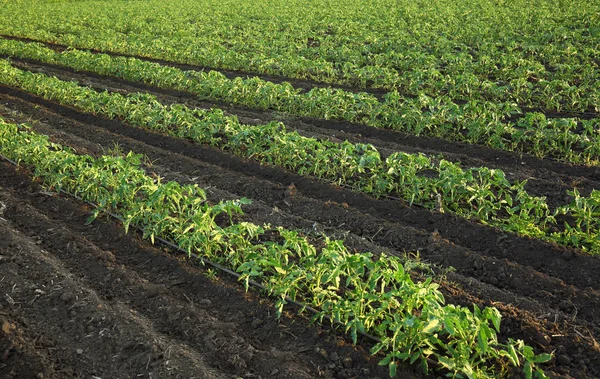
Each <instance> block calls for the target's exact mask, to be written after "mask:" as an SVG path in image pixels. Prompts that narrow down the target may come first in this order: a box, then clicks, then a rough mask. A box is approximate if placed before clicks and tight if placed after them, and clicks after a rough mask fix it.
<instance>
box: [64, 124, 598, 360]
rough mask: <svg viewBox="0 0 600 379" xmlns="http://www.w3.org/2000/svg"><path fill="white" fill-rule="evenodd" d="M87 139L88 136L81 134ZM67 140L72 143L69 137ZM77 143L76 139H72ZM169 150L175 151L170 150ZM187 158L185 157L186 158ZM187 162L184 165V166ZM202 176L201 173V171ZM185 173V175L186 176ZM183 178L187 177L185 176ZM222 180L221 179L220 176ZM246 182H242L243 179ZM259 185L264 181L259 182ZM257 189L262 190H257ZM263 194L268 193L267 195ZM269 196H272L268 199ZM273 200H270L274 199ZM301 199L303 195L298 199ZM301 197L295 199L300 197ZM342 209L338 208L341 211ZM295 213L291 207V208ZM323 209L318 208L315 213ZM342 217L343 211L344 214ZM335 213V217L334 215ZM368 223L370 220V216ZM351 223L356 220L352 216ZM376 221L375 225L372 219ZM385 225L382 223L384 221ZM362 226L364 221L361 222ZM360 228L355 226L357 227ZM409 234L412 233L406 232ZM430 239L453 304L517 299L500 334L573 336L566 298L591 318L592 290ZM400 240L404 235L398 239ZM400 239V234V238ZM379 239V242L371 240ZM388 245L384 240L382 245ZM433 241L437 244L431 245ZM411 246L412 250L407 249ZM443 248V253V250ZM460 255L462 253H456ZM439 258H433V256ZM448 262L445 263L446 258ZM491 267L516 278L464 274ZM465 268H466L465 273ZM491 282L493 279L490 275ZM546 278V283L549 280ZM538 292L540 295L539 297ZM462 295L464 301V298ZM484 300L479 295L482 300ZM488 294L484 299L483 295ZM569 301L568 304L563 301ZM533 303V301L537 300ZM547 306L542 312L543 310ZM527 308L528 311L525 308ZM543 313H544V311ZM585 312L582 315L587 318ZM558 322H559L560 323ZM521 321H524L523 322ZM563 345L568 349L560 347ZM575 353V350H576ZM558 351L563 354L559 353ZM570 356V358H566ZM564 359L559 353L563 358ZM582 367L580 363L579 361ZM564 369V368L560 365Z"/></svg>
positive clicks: (557, 343)
mask: <svg viewBox="0 0 600 379" xmlns="http://www.w3.org/2000/svg"><path fill="white" fill-rule="evenodd" d="M76 129H82V128H81V126H78V127H77V128H76ZM82 130H83V131H82V133H81V134H83V135H85V136H93V135H96V134H101V133H102V131H101V130H95V131H94V130H87V131H85V128H83V129H82ZM72 132H76V130H75V129H71V130H68V129H67V133H72ZM86 138H89V137H86ZM110 139H111V138H110V136H109V135H106V136H104V137H101V136H98V138H97V139H96V142H101V141H102V140H104V141H109V140H110ZM71 143H72V142H71ZM119 143H120V144H123V145H122V146H126V147H127V149H133V150H134V151H140V150H141V151H145V152H147V153H148V154H149V155H150V156H151V157H152V158H156V157H160V158H159V160H160V161H161V164H162V165H164V164H165V161H168V160H172V161H174V162H177V163H174V164H173V165H174V167H173V168H174V169H175V170H176V171H177V170H179V171H181V170H184V172H188V173H189V172H193V175H197V174H198V172H197V171H199V170H196V171H194V167H195V166H194V163H193V162H192V163H191V164H188V165H185V164H183V163H182V161H185V160H186V158H185V157H181V156H179V157H176V156H173V157H171V158H168V157H166V156H165V155H164V154H163V155H155V154H156V152H155V151H154V150H156V149H152V148H149V147H147V146H146V147H144V145H139V144H138V145H137V146H136V145H135V143H133V144H130V143H128V142H126V141H123V139H119ZM78 145H79V144H78ZM174 152H175V151H174ZM188 160H189V159H188ZM198 165H202V163H201V162H197V163H196V166H198ZM168 166H169V165H168ZM185 166H187V167H185ZM215 170H219V168H218V167H216V168H214V167H210V168H208V169H205V171H210V172H211V174H209V175H208V182H209V183H211V184H214V183H215V182H214V178H215V177H224V176H225V177H226V176H232V174H229V175H227V173H223V172H215ZM236 175H237V176H238V177H239V174H233V176H236ZM178 176H179V177H181V174H178ZM201 176H202V175H201ZM188 178H189V177H188ZM188 180H189V179H188ZM245 180H248V181H250V182H251V183H252V185H253V186H254V187H256V186H255V185H256V184H258V182H259V181H258V180H257V179H253V178H240V180H239V181H238V182H237V183H236V184H234V185H233V187H234V191H235V187H238V186H241V187H243V186H244V181H245ZM224 181H227V180H226V179H225V180H224ZM195 182H197V180H195ZM246 184H248V183H246ZM217 186H221V184H220V183H219V184H217ZM263 187H264V186H263ZM271 187H272V188H273V187H275V188H274V189H272V190H271V191H272V192H273V191H274V192H277V191H279V192H280V193H281V192H283V189H284V188H285V187H283V186H279V188H277V186H273V185H271ZM260 192H262V191H260ZM243 195H246V196H247V194H243ZM267 197H268V196H267ZM272 197H274V198H277V197H278V196H277V195H274V196H272ZM302 197H303V196H294V197H292V198H288V199H286V200H287V201H291V202H293V204H294V205H293V206H291V209H296V205H297V204H298V202H297V201H296V199H300V198H302ZM266 200H267V201H269V199H268V198H267V199H266ZM271 201H272V200H271ZM277 201H278V200H276V202H277ZM302 201H304V202H305V200H302ZM302 201H301V202H302ZM279 204H281V202H279ZM316 207H319V205H316ZM333 208H339V209H338V210H343V211H345V212H349V210H348V209H345V207H339V206H333V207H331V206H330V210H331V209H333ZM320 209H323V203H321V205H320V208H317V210H315V206H313V207H312V209H307V210H306V211H305V213H306V212H308V213H309V215H308V216H309V217H310V214H311V213H312V214H313V215H314V214H315V213H316V214H318V213H319V210H320ZM343 211H342V212H343ZM293 213H295V214H296V212H293ZM321 213H323V212H321ZM346 217H347V216H346ZM335 218H337V217H335ZM331 220H332V218H329V220H328V221H329V222H330V223H331ZM324 221H325V222H327V220H324ZM377 221H378V220H375V222H377ZM358 222H359V223H365V221H364V219H363V220H360V218H359V219H358ZM371 222H372V223H374V222H373V220H371ZM355 223H356V221H355ZM375 225H378V224H375ZM386 226H387V225H386ZM363 227H364V224H363ZM359 228H360V226H359ZM390 229H391V230H393V231H394V232H396V233H397V235H403V234H406V231H407V230H408V231H409V233H410V234H412V235H417V236H419V234H420V237H422V238H421V240H422V239H423V238H424V237H426V236H427V234H426V233H422V232H421V233H419V232H417V231H416V230H414V229H413V230H410V229H411V228H406V227H405V228H404V230H402V228H400V229H399V228H398V226H394V225H393V224H392V225H390ZM351 231H353V232H354V230H352V229H351ZM412 238H414V237H412ZM430 239H431V240H432V241H430V242H429V245H428V246H427V247H426V251H427V253H428V254H424V257H425V258H426V259H429V258H431V257H435V256H438V257H439V256H443V261H442V263H445V264H452V265H455V263H456V262H461V259H462V265H463V267H460V268H459V270H458V272H459V273H461V274H463V275H467V277H465V276H462V275H453V274H450V276H449V280H451V281H454V282H458V283H459V284H461V285H463V286H464V287H465V288H469V290H462V289H460V288H455V287H452V286H448V285H446V287H447V288H445V295H446V296H447V297H448V298H449V300H450V302H452V303H458V304H463V305H466V306H469V305H470V303H471V302H474V303H477V304H480V305H494V306H498V303H497V302H498V301H502V302H504V303H506V304H511V303H513V304H517V305H518V306H519V307H521V308H523V310H522V309H518V308H516V307H514V306H511V305H508V306H505V305H502V306H499V308H500V309H502V311H503V314H504V315H505V317H508V318H507V319H506V320H505V323H504V324H503V325H505V327H503V334H504V335H505V336H518V337H519V338H524V339H526V340H530V341H534V342H536V343H538V344H540V345H542V346H547V345H549V343H550V342H549V341H548V337H549V336H551V335H557V334H559V332H558V330H561V332H562V333H564V331H565V330H570V335H571V336H572V335H575V332H573V330H572V327H571V326H570V324H568V323H567V322H566V321H564V320H566V319H567V318H568V317H570V316H568V315H567V314H572V312H573V310H575V312H577V310H576V309H578V308H573V307H572V306H573V304H572V299H575V303H576V304H577V305H578V306H579V305H580V304H579V303H580V302H581V303H582V308H581V309H582V310H583V312H582V313H580V314H579V315H580V317H581V315H583V314H586V312H587V314H588V315H587V316H588V317H590V318H591V319H592V320H593V319H594V318H595V315H594V308H595V307H590V308H589V309H587V311H586V308H585V305H586V304H588V305H589V300H590V299H589V298H590V295H591V297H596V298H597V294H596V293H594V292H590V291H581V290H579V289H575V288H574V287H572V286H565V285H564V283H561V282H560V280H556V279H554V278H547V277H544V275H541V274H540V273H536V272H535V271H533V270H523V268H522V267H519V266H518V265H516V264H514V263H512V262H509V261H508V260H504V261H502V260H497V259H490V258H487V257H480V256H478V254H476V253H473V252H470V251H467V250H466V249H464V248H462V247H457V246H452V244H450V243H448V242H447V241H443V240H441V239H440V238H439V237H437V238H435V237H434V238H431V237H430ZM390 240H391V241H394V239H393V238H390ZM404 240H406V238H404ZM400 241H402V239H401V240H400ZM377 242H379V241H377ZM388 245H389V244H388ZM436 245H437V246H436ZM409 250H412V249H409ZM448 251H449V253H448ZM461 257H462V258H461ZM433 260H434V261H436V259H433ZM438 261H439V259H438ZM448 261H449V263H448ZM493 267H501V268H502V270H503V271H504V273H505V275H510V276H512V277H515V276H517V277H519V278H520V279H519V280H515V279H513V282H512V283H510V284H508V285H501V287H503V288H504V287H507V288H508V289H509V290H508V291H505V290H501V289H496V288H494V287H493V286H490V285H482V284H481V283H478V284H477V285H473V281H472V279H469V278H468V276H473V277H481V278H484V279H485V278H490V277H491V276H490V272H492V271H493V270H490V269H489V268H493ZM465 271H466V272H465ZM492 282H493V280H492ZM533 283H535V287H538V286H539V287H538V288H543V289H544V290H543V291H542V290H540V291H538V293H536V294H534V295H533V296H532V297H533V298H534V299H535V300H534V302H533V303H532V302H531V301H529V300H527V299H526V298H521V297H522V296H527V295H526V294H527V292H528V290H527V288H528V287H527V286H528V285H531V284H533ZM549 283H550V284H549ZM552 283H554V287H553V288H554V290H551V288H552V286H553V285H552ZM495 284H496V285H498V283H495ZM513 288H516V289H521V291H516V293H520V294H525V295H515V293H511V292H510V290H512V291H514V289H513ZM545 290H551V291H552V293H550V292H546V291H545ZM482 292H483V293H484V295H483V298H482V297H481V296H482V295H479V297H477V296H475V297H474V296H473V295H472V294H471V293H482ZM540 294H541V296H540ZM560 297H562V298H565V299H567V300H565V301H564V304H561V303H558V302H557V301H558V300H557V299H558V298H560ZM466 299H468V300H466ZM482 299H484V300H482ZM485 299H488V300H485ZM570 301H571V303H569V302H570ZM537 302H539V303H537ZM558 308H560V309H564V310H565V312H562V311H560V310H558ZM524 309H528V310H524ZM546 311H548V312H546ZM529 312H532V313H529ZM545 313H548V314H546V315H545ZM537 317H539V318H542V319H553V318H554V317H557V318H558V319H557V321H560V322H559V323H553V322H548V321H547V320H542V321H540V320H538V319H537ZM588 317H586V319H587V318H588ZM523 320H527V321H523ZM561 323H562V324H563V325H560V324H561ZM523 325H525V326H523ZM577 327H579V328H582V327H583V328H584V330H585V328H587V329H589V328H590V325H589V324H588V323H587V322H583V323H578V325H577ZM592 330H593V325H592ZM594 335H598V334H597V331H596V332H594ZM550 346H551V347H553V348H556V349H557V350H559V351H578V350H582V351H591V350H593V347H590V346H589V344H588V343H587V342H586V341H579V342H575V343H573V342H572V341H570V340H569V338H562V337H560V336H558V337H557V338H554V340H553V341H552V344H551V345H550ZM565 346H568V347H569V348H567V347H565ZM577 354H579V353H575V355H577ZM563 355H564V354H563ZM569 359H571V358H569ZM576 359H577V357H574V358H573V360H576ZM585 359H590V358H583V363H580V364H583V365H586V363H585ZM563 361H564V358H563ZM582 367H584V366H582ZM563 369H564V367H563Z"/></svg>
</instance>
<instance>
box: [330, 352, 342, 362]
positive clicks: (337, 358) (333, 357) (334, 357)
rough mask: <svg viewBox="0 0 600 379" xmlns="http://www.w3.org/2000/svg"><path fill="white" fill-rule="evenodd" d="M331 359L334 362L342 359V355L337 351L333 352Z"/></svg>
mask: <svg viewBox="0 0 600 379" xmlns="http://www.w3.org/2000/svg"><path fill="white" fill-rule="evenodd" d="M329 359H331V361H332V362H337V361H338V360H339V359H340V357H339V355H338V354H337V353H331V355H330V356H329Z"/></svg>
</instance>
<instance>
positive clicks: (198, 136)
mask: <svg viewBox="0 0 600 379" xmlns="http://www.w3.org/2000/svg"><path fill="white" fill-rule="evenodd" d="M0 74H1V76H0V83H4V84H7V85H11V86H14V87H17V88H20V89H23V90H25V91H29V92H32V93H34V94H37V95H39V96H42V97H45V98H47V99H51V100H55V101H58V102H60V103H62V104H65V105H70V106H75V107H77V108H79V109H81V110H83V111H85V112H90V113H94V114H101V115H103V116H106V117H109V118H113V119H120V120H123V121H125V122H127V123H129V124H130V125H133V126H137V127H141V128H148V129H151V130H156V131H159V132H162V133H165V134H168V135H171V136H175V137H178V138H185V139H189V140H192V141H194V142H197V143H203V144H207V145H210V146H215V147H218V148H221V149H224V150H226V151H229V152H231V153H233V154H236V155H238V156H241V157H246V158H250V159H254V160H258V161H260V162H264V163H269V164H274V165H277V166H280V167H283V168H286V169H290V170H293V171H295V172H297V173H298V174H300V175H304V176H315V177H318V178H321V179H326V180H329V181H334V182H336V183H338V184H344V185H349V186H351V187H352V188H354V189H356V190H359V191H362V192H365V193H368V194H372V195H375V196H382V195H397V196H400V197H402V198H403V199H406V200H407V201H409V202H410V203H411V204H412V203H418V204H421V205H424V206H426V207H428V208H430V209H436V208H438V209H439V208H440V207H441V208H442V209H443V210H446V211H450V212H453V213H455V214H458V215H460V216H462V217H465V218H471V219H476V220H479V221H481V222H483V223H486V224H490V225H494V226H497V227H500V228H502V229H503V230H506V231H511V232H515V233H519V234H521V235H524V236H530V237H534V238H541V239H545V240H548V241H554V242H557V243H561V244H564V245H567V246H574V247H580V248H582V249H584V250H586V251H588V252H589V253H590V254H598V253H600V190H594V191H593V192H592V193H591V195H590V196H589V197H582V196H580V194H579V193H578V192H577V190H576V189H574V190H573V191H572V192H569V195H570V196H572V197H573V199H574V200H573V202H572V203H570V204H568V205H564V206H562V207H559V208H558V209H556V210H554V211H553V212H552V211H551V210H550V209H549V207H548V205H547V203H546V201H545V198H543V197H536V196H531V195H529V194H528V193H527V191H525V189H524V187H525V184H526V183H525V182H516V183H510V182H509V181H508V180H507V179H506V177H505V174H504V173H503V172H502V171H501V170H496V169H489V168H486V167H475V168H469V169H466V170H465V169H463V168H461V167H460V166H459V165H458V164H456V163H452V162H449V161H446V160H443V159H442V160H440V161H438V162H436V161H434V160H432V159H431V158H429V157H427V156H425V155H422V154H406V153H402V152H396V153H393V154H391V155H390V156H389V157H387V158H386V159H385V160H383V159H382V158H381V156H380V154H379V152H378V151H377V149H375V148H374V147H373V146H372V145H369V144H362V143H358V144H352V143H350V142H347V141H346V142H343V143H339V144H338V143H334V142H331V141H327V140H317V139H314V138H307V137H303V136H301V135H299V134H298V133H297V132H295V131H288V130H286V128H285V126H284V125H283V124H281V123H277V122H271V123H269V124H266V125H256V126H251V125H244V124H240V123H239V121H238V120H237V118H235V117H231V116H225V115H224V114H223V112H222V111H221V110H218V109H212V110H199V109H190V108H187V107H186V106H184V105H181V104H173V105H170V106H165V105H163V104H161V103H160V102H159V101H158V100H157V99H156V98H155V97H153V96H151V95H147V94H139V93H135V94H131V95H127V96H124V95H121V94H117V93H109V92H97V91H95V90H93V89H90V88H87V87H81V86H79V85H78V84H77V83H76V82H65V81H62V80H59V79H56V78H50V77H48V76H46V75H43V74H33V73H31V72H27V71H22V70H19V69H17V68H14V67H12V66H11V65H10V64H9V62H8V61H6V60H2V61H0ZM557 215H566V216H567V217H566V218H567V219H568V220H569V223H565V225H564V227H563V228H562V229H561V230H559V229H557V228H556V226H555V225H556V219H555V217H556V216H557Z"/></svg>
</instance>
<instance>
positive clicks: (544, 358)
mask: <svg viewBox="0 0 600 379" xmlns="http://www.w3.org/2000/svg"><path fill="white" fill-rule="evenodd" d="M551 359H552V354H546V353H543V354H539V355H536V356H535V357H534V358H533V359H532V360H531V361H532V362H533V363H546V362H548V361H549V360H551Z"/></svg>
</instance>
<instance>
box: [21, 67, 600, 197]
mask: <svg viewBox="0 0 600 379" xmlns="http://www.w3.org/2000/svg"><path fill="white" fill-rule="evenodd" d="M13 64H14V65H15V66H16V67H18V68H20V69H24V70H27V71H31V72H40V73H44V74H46V75H50V76H56V77H57V78H59V79H61V80H66V81H70V80H75V81H77V82H78V83H80V84H82V85H85V86H89V87H91V88H93V89H95V90H97V91H104V90H107V91H109V92H116V93H121V94H128V93H132V92H145V93H150V94H152V95H154V96H157V97H158V99H159V100H160V101H161V103H163V104H174V103H183V104H186V105H187V106H189V107H192V108H201V109H209V108H213V107H218V108H220V109H223V110H224V111H225V112H226V113H227V114H230V115H235V116H236V117H238V118H239V120H240V121H241V122H243V123H247V124H251V125H256V124H261V123H267V122H269V121H272V120H273V119H276V120H279V121H282V122H284V123H285V124H286V126H287V127H288V128H291V129H293V130H296V131H298V132H299V133H300V134H302V135H304V136H306V137H314V138H322V139H329V140H331V141H333V142H341V141H343V140H348V141H350V142H353V143H357V142H362V143H370V144H372V145H374V146H375V147H377V148H378V150H379V152H380V153H381V156H382V158H386V157H387V156H388V155H390V154H391V153H393V152H396V151H404V152H407V153H424V154H427V155H430V156H439V155H440V153H441V154H442V156H443V158H444V159H447V160H450V161H452V162H461V164H462V166H463V167H480V166H484V167H490V168H498V169H501V170H503V171H504V172H505V173H506V175H507V178H508V179H509V180H511V181H516V180H519V181H522V180H527V181H528V183H527V185H526V189H527V190H528V191H529V192H530V193H531V194H532V195H535V196H546V197H547V199H548V204H549V205H550V206H551V207H556V206H560V205H563V204H565V203H568V202H570V201H571V199H570V197H569V196H568V195H567V192H566V191H567V190H572V189H573V188H574V187H577V189H578V190H579V191H580V192H581V193H582V194H583V195H584V196H587V195H589V193H590V192H591V190H592V189H595V188H600V167H587V166H580V165H569V164H565V163H561V162H558V161H553V160H547V159H546V160H544V159H539V158H536V157H532V156H529V155H526V154H521V153H515V152H508V151H502V150H496V149H492V148H488V147H483V146H477V145H472V144H467V143H461V142H452V141H447V140H443V139H440V138H434V137H415V136H411V135H407V134H404V133H401V132H397V131H393V130H386V129H381V128H374V127H370V126H366V125H360V124H354V123H349V122H343V121H332V120H321V119H314V118H306V117H300V118H297V117H292V118H290V117H288V116H284V115H282V114H281V113H278V112H270V111H256V110H253V109H251V108H248V107H244V106H238V105H236V106H233V105H231V104H229V103H226V102H222V101H207V100H203V101H200V100H197V99H196V96H194V95H191V94H189V93H186V92H182V91H175V90H168V89H162V88H159V87H154V86H150V85H145V84H140V83H135V82H129V81H126V80H122V79H119V78H114V77H107V76H103V75H98V74H94V73H88V72H85V73H81V72H75V71H74V70H70V69H68V68H63V67H60V66H55V65H47V64H39V62H37V63H36V62H34V63H32V62H29V63H27V60H19V61H17V62H14V63H13Z"/></svg>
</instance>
